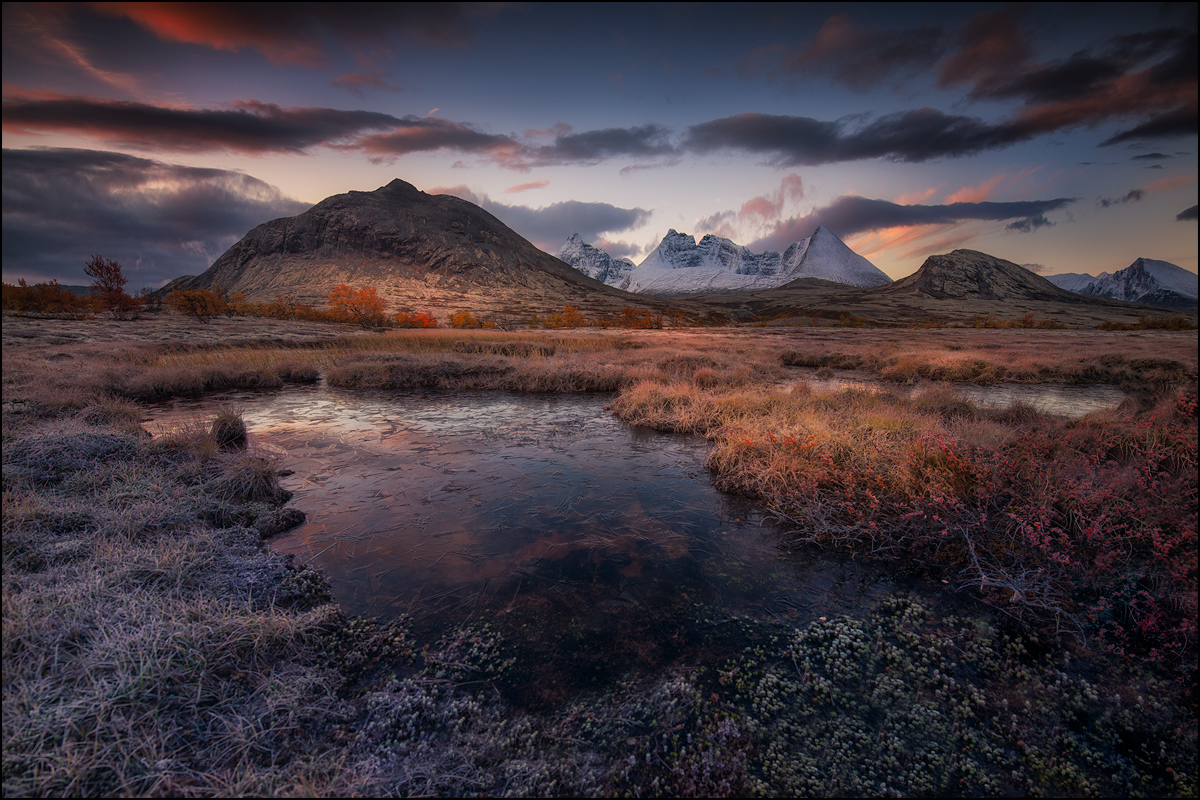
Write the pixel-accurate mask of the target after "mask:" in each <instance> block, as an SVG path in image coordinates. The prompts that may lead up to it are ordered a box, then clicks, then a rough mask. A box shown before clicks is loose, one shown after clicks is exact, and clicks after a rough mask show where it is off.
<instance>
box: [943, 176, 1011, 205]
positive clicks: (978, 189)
mask: <svg viewBox="0 0 1200 800" xmlns="http://www.w3.org/2000/svg"><path fill="white" fill-rule="evenodd" d="M1007 177H1008V173H1007V172H1001V173H1000V174H999V175H993V176H992V177H990V178H988V179H987V180H986V181H984V182H983V183H981V184H979V185H978V186H964V187H963V188H961V189H959V190H958V191H957V192H955V193H954V194H952V195H950V196H949V197H947V198H946V202H947V203H982V202H983V201H984V200H987V199H988V198H989V197H991V196H992V192H993V191H995V189H996V187H997V186H998V185H999V184H1000V181H1002V180H1004V179H1005V178H1007Z"/></svg>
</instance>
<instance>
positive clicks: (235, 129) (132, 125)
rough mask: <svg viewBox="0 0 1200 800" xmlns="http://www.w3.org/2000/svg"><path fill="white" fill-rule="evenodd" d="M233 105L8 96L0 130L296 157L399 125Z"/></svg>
mask: <svg viewBox="0 0 1200 800" xmlns="http://www.w3.org/2000/svg"><path fill="white" fill-rule="evenodd" d="M233 105H234V107H233V108H232V109H224V110H213V109H191V108H176V107H172V106H161V105H149V104H146V103H133V102H127V101H124V100H108V99H103V98H91V97H65V96H31V95H29V94H28V93H12V92H10V93H9V95H8V96H6V97H5V98H4V101H3V124H4V129H5V130H6V131H9V132H16V133H31V132H44V133H45V132H48V133H74V134H84V135H89V136H93V137H95V138H97V139H100V140H102V141H106V142H111V143H114V144H123V145H126V146H129V147H136V148H139V149H145V150H166V151H175V152H205V151H214V150H226V151H233V152H239V153H246V154H250V155H261V154H263V153H271V152H276V153H300V152H303V151H305V150H306V149H308V148H310V147H313V146H315V145H320V144H332V143H336V142H341V141H346V140H349V139H352V138H353V137H355V136H358V135H360V134H361V133H363V132H364V131H368V130H378V129H382V128H392V127H395V126H396V125H399V124H403V121H402V120H399V119H397V118H396V117H393V116H391V115H390V114H381V113H378V112H374V111H339V110H337V109H332V108H281V107H280V106H277V105H275V104H273V103H262V102H259V101H257V100H236V101H234V103H233Z"/></svg>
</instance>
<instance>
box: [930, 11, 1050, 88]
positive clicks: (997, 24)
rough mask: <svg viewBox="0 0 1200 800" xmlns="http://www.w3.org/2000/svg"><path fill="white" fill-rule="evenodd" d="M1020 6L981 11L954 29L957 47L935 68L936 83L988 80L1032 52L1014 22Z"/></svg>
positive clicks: (1020, 62)
mask: <svg viewBox="0 0 1200 800" xmlns="http://www.w3.org/2000/svg"><path fill="white" fill-rule="evenodd" d="M1019 13H1020V10H1019V9H1018V8H1015V7H1011V6H1010V7H1008V8H1004V9H1000V10H999V11H981V12H979V13H978V14H976V15H975V16H973V17H971V19H969V20H967V21H966V22H965V23H964V24H963V25H961V26H960V27H959V28H958V30H956V31H955V32H954V36H953V39H954V44H955V45H957V50H956V51H955V52H954V53H952V54H951V55H949V56H948V57H947V58H946V60H945V61H943V62H942V64H941V66H940V67H939V68H938V83H939V84H940V85H941V86H943V87H947V86H955V85H958V84H962V83H972V82H981V81H987V80H988V79H990V78H992V77H993V76H996V75H1004V74H1008V73H1011V72H1012V71H1013V70H1015V69H1017V68H1018V67H1019V66H1020V65H1021V64H1023V63H1024V62H1025V61H1026V60H1027V59H1028V58H1029V57H1030V56H1031V55H1033V48H1032V47H1030V46H1029V44H1028V43H1027V42H1025V40H1024V39H1023V38H1022V36H1021V31H1020V29H1019V28H1018V26H1017V16H1018V14H1019Z"/></svg>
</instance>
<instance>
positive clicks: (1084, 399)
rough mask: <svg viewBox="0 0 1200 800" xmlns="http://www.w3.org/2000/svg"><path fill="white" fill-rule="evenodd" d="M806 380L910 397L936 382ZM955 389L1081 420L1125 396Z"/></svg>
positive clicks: (1015, 387) (990, 402)
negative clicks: (896, 382) (910, 383)
mask: <svg viewBox="0 0 1200 800" xmlns="http://www.w3.org/2000/svg"><path fill="white" fill-rule="evenodd" d="M804 372H806V373H807V374H806V375H805V378H804V381H803V382H804V383H807V384H808V385H809V386H810V387H812V388H813V389H818V390H822V391H841V390H844V389H865V390H867V391H871V392H879V391H887V392H896V393H898V394H900V395H902V396H908V395H911V394H913V393H915V392H919V391H922V390H923V389H924V388H927V387H928V386H932V385H934V384H923V385H920V386H906V385H903V384H894V383H886V382H884V381H877V380H872V379H870V378H857V377H837V378H819V377H817V375H816V371H815V370H811V371H809V370H805V371H804ZM951 387H952V388H953V389H954V391H956V392H958V393H959V394H961V395H963V397H965V398H967V399H968V400H970V401H971V402H972V403H974V404H975V405H977V406H982V407H984V408H999V409H1003V408H1008V407H1010V406H1012V405H1015V404H1017V403H1022V404H1024V405H1027V406H1030V407H1032V408H1035V409H1037V410H1038V411H1041V412H1042V413H1043V414H1053V415H1055V416H1059V417H1066V418H1068V419H1079V418H1081V417H1083V416H1085V415H1087V414H1092V413H1094V412H1097V411H1108V410H1111V409H1114V408H1116V407H1117V406H1119V405H1121V402H1122V401H1123V400H1124V399H1125V397H1126V395H1125V393H1124V392H1122V391H1121V390H1120V389H1118V388H1117V387H1116V386H1110V385H1108V384H1093V385H1089V386H1070V385H1067V384H1057V383H1038V384H1026V383H997V384H993V385H991V386H976V385H974V384H969V383H954V384H951Z"/></svg>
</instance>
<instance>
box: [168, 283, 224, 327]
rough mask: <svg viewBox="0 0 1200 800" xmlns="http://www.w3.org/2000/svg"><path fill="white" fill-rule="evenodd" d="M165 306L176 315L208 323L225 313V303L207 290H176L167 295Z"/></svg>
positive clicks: (214, 293) (218, 296)
mask: <svg viewBox="0 0 1200 800" xmlns="http://www.w3.org/2000/svg"><path fill="white" fill-rule="evenodd" d="M167 305H168V306H169V307H170V308H171V310H173V311H175V312H176V313H179V314H183V315H184V316H186V317H195V318H196V319H198V320H200V321H201V322H208V321H209V320H210V319H212V318H213V317H215V316H217V315H218V314H223V313H225V305H226V304H225V301H224V300H222V299H221V297H220V295H218V294H217V293H216V292H210V291H208V290H207V289H176V290H175V291H173V292H171V293H170V294H169V295H167Z"/></svg>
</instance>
